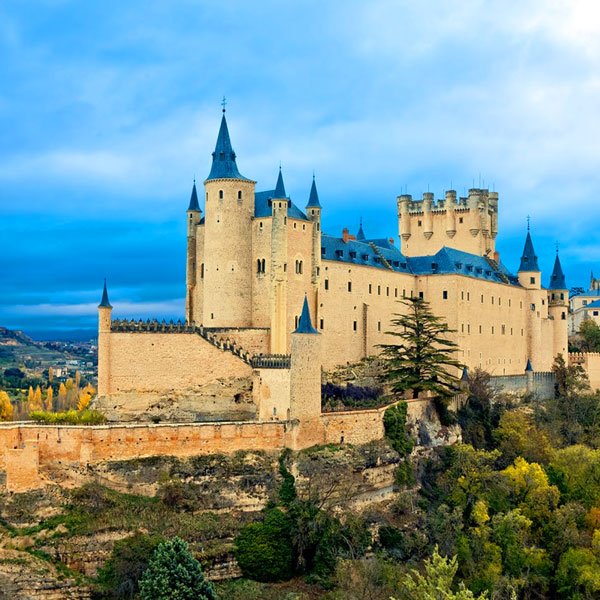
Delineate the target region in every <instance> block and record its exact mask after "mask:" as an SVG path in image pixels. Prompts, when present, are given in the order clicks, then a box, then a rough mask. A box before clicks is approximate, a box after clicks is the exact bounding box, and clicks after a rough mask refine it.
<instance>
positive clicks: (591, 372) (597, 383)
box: [569, 352, 600, 390]
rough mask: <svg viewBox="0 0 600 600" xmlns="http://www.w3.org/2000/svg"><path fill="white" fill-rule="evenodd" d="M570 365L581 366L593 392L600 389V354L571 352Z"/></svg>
mask: <svg viewBox="0 0 600 600" xmlns="http://www.w3.org/2000/svg"><path fill="white" fill-rule="evenodd" d="M569 364H571V365H573V364H577V365H581V366H582V367H583V369H584V370H585V372H586V373H587V376H588V378H589V380H590V385H591V386H592V389H593V390H597V389H600V352H584V353H582V352H571V353H570V354H569Z"/></svg>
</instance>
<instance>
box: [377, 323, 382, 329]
mask: <svg viewBox="0 0 600 600" xmlns="http://www.w3.org/2000/svg"><path fill="white" fill-rule="evenodd" d="M377 331H381V321H377Z"/></svg>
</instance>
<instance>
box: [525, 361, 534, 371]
mask: <svg viewBox="0 0 600 600" xmlns="http://www.w3.org/2000/svg"><path fill="white" fill-rule="evenodd" d="M530 371H533V366H532V364H531V360H530V359H529V358H528V359H527V366H526V367H525V372H526V373H529V372H530Z"/></svg>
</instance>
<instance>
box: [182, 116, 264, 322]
mask: <svg viewBox="0 0 600 600" xmlns="http://www.w3.org/2000/svg"><path fill="white" fill-rule="evenodd" d="M212 159H213V160H212V168H211V170H210V173H209V175H208V177H207V178H206V180H205V182H204V190H205V200H204V201H205V207H204V211H205V217H204V235H203V248H202V256H203V258H204V260H203V262H202V263H201V264H200V276H201V277H203V279H204V281H203V301H202V317H201V323H202V325H204V326H205V327H250V326H251V325H252V273H253V271H252V227H251V225H252V219H253V217H254V191H255V189H254V188H255V182H254V181H252V180H251V179H248V178H246V177H244V176H243V175H241V174H240V172H239V170H238V167H237V164H236V155H235V152H234V151H233V148H232V146H231V140H230V138H229V131H228V128H227V121H226V119H225V110H223V117H222V119H221V127H220V129H219V135H218V138H217V144H216V147H215V151H214V152H213V155H212ZM195 314H196V313H195V312H193V317H195ZM192 320H196V321H198V318H193V319H192Z"/></svg>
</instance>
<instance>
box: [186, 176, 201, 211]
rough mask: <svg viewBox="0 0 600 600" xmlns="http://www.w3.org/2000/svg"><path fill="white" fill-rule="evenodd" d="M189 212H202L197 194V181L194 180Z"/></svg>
mask: <svg viewBox="0 0 600 600" xmlns="http://www.w3.org/2000/svg"><path fill="white" fill-rule="evenodd" d="M188 210H195V211H199V210H200V204H198V192H196V180H194V186H193V187H192V196H191V197H190V205H189V206H188Z"/></svg>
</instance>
